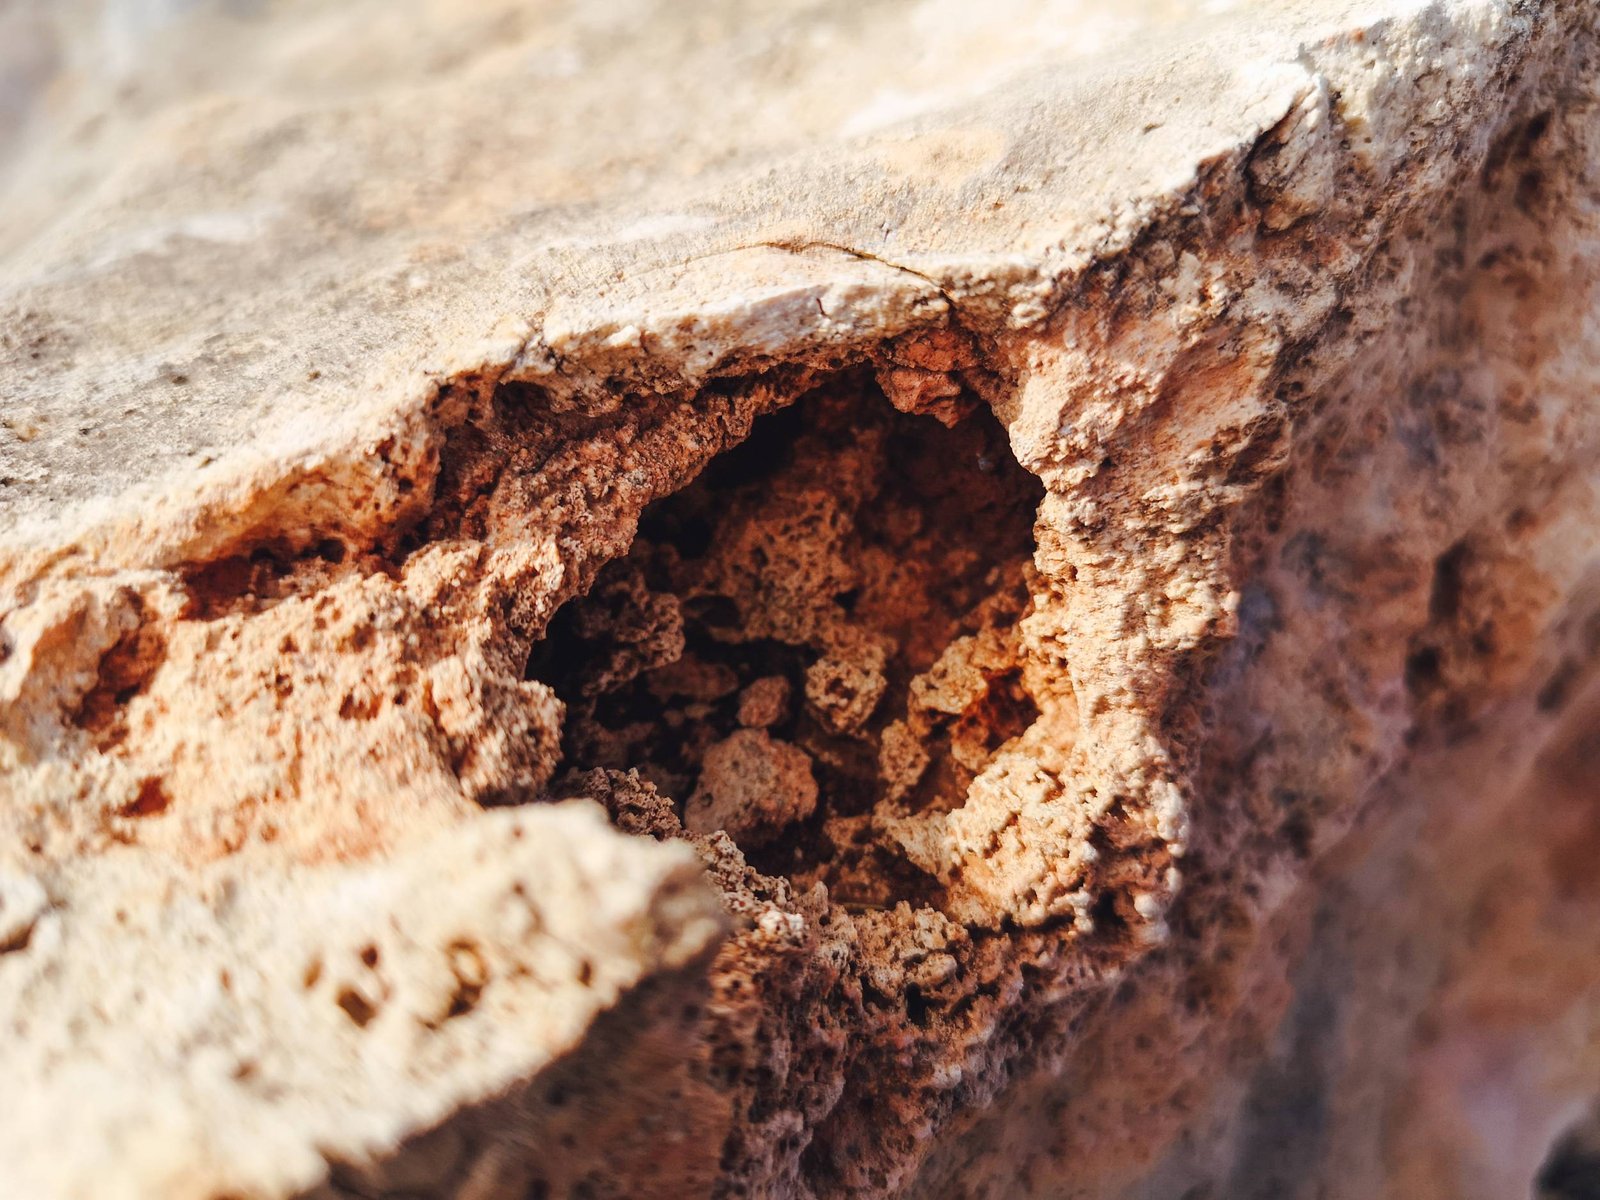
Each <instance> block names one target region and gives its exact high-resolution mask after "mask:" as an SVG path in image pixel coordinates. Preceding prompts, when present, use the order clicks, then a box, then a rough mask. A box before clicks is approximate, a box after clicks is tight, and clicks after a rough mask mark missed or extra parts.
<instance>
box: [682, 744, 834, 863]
mask: <svg viewBox="0 0 1600 1200" xmlns="http://www.w3.org/2000/svg"><path fill="white" fill-rule="evenodd" d="M816 807H817V781H816V780H815V779H814V778H813V777H812V774H811V759H810V757H809V756H808V755H807V754H806V752H805V751H804V750H801V749H799V748H798V747H795V746H791V745H790V744H789V743H788V742H785V741H781V740H779V739H777V738H774V737H770V736H768V734H767V732H766V730H764V729H740V730H737V731H736V732H734V733H731V734H729V735H728V736H727V737H726V738H724V739H723V740H722V741H720V742H717V743H716V744H715V745H713V746H711V747H710V748H709V749H708V750H707V751H706V753H705V758H704V760H703V761H702V765H701V768H700V782H699V784H698V785H697V786H696V788H695V790H694V794H693V795H691V796H690V797H689V799H688V801H687V803H686V804H685V805H684V817H683V823H684V825H685V827H687V828H688V830H689V832H691V833H700V834H707V833H715V832H716V831H717V830H719V829H721V830H725V831H726V832H727V833H728V836H730V837H731V838H733V840H734V841H736V842H738V843H739V844H740V845H741V846H761V845H765V844H766V843H767V842H770V841H771V840H772V839H773V838H774V837H775V836H776V835H778V834H779V833H781V832H783V830H784V829H785V828H786V827H787V826H789V825H792V824H794V823H795V822H796V821H803V820H805V819H806V818H807V817H809V816H810V815H811V814H812V812H814V811H815V810H816Z"/></svg>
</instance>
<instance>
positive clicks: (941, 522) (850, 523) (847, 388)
mask: <svg viewBox="0 0 1600 1200" xmlns="http://www.w3.org/2000/svg"><path fill="white" fill-rule="evenodd" d="M1041 494H1042V490H1041V487H1040V485H1039V483H1038V481H1037V480H1036V479H1035V478H1033V477H1032V476H1031V475H1029V474H1027V473H1026V472H1025V471H1023V470H1022V468H1021V467H1019V466H1018V465H1017V463H1016V461H1015V460H1014V459H1013V458H1012V456H1011V452H1010V448H1009V446H1008V445H1007V442H1006V438H1005V434H1004V432H1003V431H1002V430H1001V428H1000V426H999V424H998V423H997V422H996V421H995V420H994V419H993V417H991V416H990V415H989V414H988V413H987V412H978V413H976V414H974V415H971V416H968V417H966V418H965V419H964V420H962V421H960V422H958V423H957V424H956V425H955V426H954V427H953V428H946V427H944V426H943V425H941V424H939V423H938V422H937V421H935V420H933V419H931V418H929V417H925V416H913V415H908V414H905V413H901V412H897V411H896V410H895V409H893V408H892V407H891V406H890V405H889V404H888V403H887V401H886V400H885V399H884V398H883V396H882V394H881V393H880V392H879V391H878V390H877V388H876V387H875V386H874V385H873V384H871V383H870V382H869V381H867V380H866V379H864V378H848V379H845V380H840V381H835V382H833V383H831V384H829V385H828V386H826V387H824V388H822V389H819V390H817V391H815V392H813V393H811V394H809V395H808V396H806V397H804V398H802V399H801V400H800V401H799V402H797V403H796V404H794V405H793V406H791V407H789V408H787V409H785V410H782V411H780V412H777V413H774V414H771V415H769V416H767V417H764V418H762V419H761V420H760V421H758V422H757V424H756V426H755V428H754V430H753V431H752V433H751V436H750V437H749V438H748V440H746V441H745V442H744V443H743V444H742V445H740V446H739V447H737V448H736V449H734V450H732V451H730V452H728V453H726V454H724V455H722V456H721V457H720V458H718V459H716V460H715V461H713V462H712V463H711V464H710V466H709V467H708V468H707V469H706V470H705V471H704V472H703V473H702V475H701V476H700V478H698V479H697V480H696V481H695V482H694V483H692V484H691V485H690V486H688V487H687V488H685V489H683V490H682V491H681V492H679V493H677V494H675V495H673V496H670V497H668V498H666V499H664V500H662V501H660V502H658V503H656V504H655V505H653V506H651V508H650V509H648V510H647V511H646V512H645V514H644V516H643V518H642V520H641V522H640V527H639V534H638V537H637V539H636V540H635V543H634V545H633V548H632V550H631V551H630V552H629V553H628V554H627V555H626V556H625V557H624V558H622V559H620V560H618V561H615V562H613V563H611V564H609V565H608V566H607V567H606V568H605V569H604V570H603V571H602V572H601V573H600V575H599V576H598V578H597V579H596V581H595V584H594V586H593V588H592V589H591V590H590V592H589V593H588V595H586V596H584V597H582V598H580V599H578V600H575V601H573V602H572V603H569V604H568V605H567V606H566V607H565V608H564V609H562V611H561V612H560V613H558V614H557V616H556V617H555V619H554V620H553V621H552V623H551V626H550V629H549V631H548V634H547V636H546V638H545V640H544V642H543V643H542V644H541V645H540V646H539V647H537V648H536V649H535V651H534V654H533V657H532V660H531V661H530V663H529V675H530V677H533V678H538V679H541V680H544V681H545V682H547V683H550V684H551V685H552V686H553V687H554V688H555V689H556V691H557V693H558V694H559V695H560V696H561V698H562V700H563V701H565V703H566V705H567V712H568V715H567V722H566V727H565V732H564V745H563V750H564V756H565V765H566V766H567V767H568V768H569V769H572V770H586V769H590V768H594V767H607V768H612V769H618V770H625V769H629V768H636V769H637V770H638V771H639V772H640V773H641V775H643V776H644V777H645V778H647V779H649V780H650V781H651V782H652V783H653V784H655V786H656V787H657V788H658V789H659V790H660V791H661V792H662V793H663V794H664V795H666V796H669V797H671V799H672V800H673V802H674V803H675V806H676V809H677V812H678V813H679V815H680V817H681V818H682V819H683V820H684V822H685V824H686V825H687V827H688V828H689V829H690V830H691V831H692V832H700V833H708V832H711V831H712V830H714V829H717V828H722V829H726V830H727V831H728V832H729V834H730V836H732V837H733V838H734V840H735V841H736V842H738V843H739V845H740V847H741V849H743V850H744V851H745V853H746V854H747V856H748V857H749V858H750V860H751V861H752V863H753V864H754V865H756V866H758V868H759V869H761V870H763V871H765V872H768V873H781V874H785V875H788V876H790V877H792V878H795V879H796V881H797V882H801V883H809V882H811V881H813V880H815V879H818V878H821V879H826V880H827V882H828V883H829V884H830V887H831V888H832V889H833V892H834V895H835V897H836V898H837V899H839V900H842V901H844V902H847V903H848V902H852V901H853V902H858V903H863V904H878V903H890V902H892V900H893V899H899V898H911V897H913V896H915V897H916V898H920V899H931V898H933V891H934V890H935V889H934V885H933V882H932V881H931V880H929V879H927V878H926V877H925V876H923V875H922V874H921V872H919V871H917V870H916V869H915V868H913V867H911V866H910V865H909V864H908V863H906V862H905V861H904V859H903V857H902V856H901V855H899V854H898V853H887V852H886V851H885V848H884V841H885V839H884V838H883V837H882V836H881V832H882V831H881V828H880V825H881V822H882V820H883V819H884V817H885V816H892V815H894V814H896V813H911V812H915V811H919V810H927V809H948V808H953V807H956V806H958V805H959V804H960V803H961V801H962V798H963V796H964V795H965V792H966V788H967V786H968V785H969V784H970V783H971V781H972V779H973V777H974V776H975V775H976V774H977V772H979V771H980V770H982V768H983V767H984V766H985V765H986V764H987V762H988V761H989V760H990V759H991V758H992V757H993V754H994V752H995V751H996V750H997V749H998V748H999V747H1000V746H1001V745H1002V744H1004V743H1005V742H1006V741H1007V740H1008V739H1010V738H1012V737H1015V736H1017V735H1018V734H1020V733H1022V732H1023V730H1025V729H1026V728H1027V727H1028V725H1029V724H1030V723H1031V722H1032V721H1033V719H1034V718H1035V716H1036V715H1037V710H1036V709H1035V707H1034V704H1033V701H1032V699H1031V698H1030V697H1029V695H1028V694H1027V692H1026V691H1025V690H1024V688H1023V686H1022V683H1021V671H1020V666H1019V663H1018V659H1017V654H1016V641H1017V634H1016V626H1017V622H1018V620H1019V619H1020V618H1021V617H1022V615H1023V613H1024V612H1025V610H1026V609H1027V606H1028V602H1029V584H1028V580H1029V575H1030V571H1031V566H1030V563H1031V555H1032V552H1033V519H1034V513H1035V510H1036V508H1037V506H1038V502H1039V499H1040V496H1041Z"/></svg>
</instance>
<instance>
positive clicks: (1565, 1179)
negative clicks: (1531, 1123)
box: [1533, 1109, 1600, 1200]
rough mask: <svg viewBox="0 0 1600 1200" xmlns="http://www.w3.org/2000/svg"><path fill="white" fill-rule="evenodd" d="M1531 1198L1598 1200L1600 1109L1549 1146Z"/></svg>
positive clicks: (1599, 1180) (1599, 1189) (1599, 1185)
mask: <svg viewBox="0 0 1600 1200" xmlns="http://www.w3.org/2000/svg"><path fill="white" fill-rule="evenodd" d="M1533 1198H1534V1200H1600V1109H1597V1110H1596V1111H1594V1112H1591V1113H1589V1114H1588V1115H1587V1116H1586V1117H1584V1118H1583V1119H1582V1120H1581V1121H1579V1122H1578V1124H1577V1125H1575V1126H1574V1127H1572V1128H1571V1129H1568V1130H1567V1131H1566V1132H1565V1133H1563V1134H1562V1135H1561V1137H1560V1138H1559V1139H1557V1141H1556V1143H1555V1145H1553V1146H1552V1147H1551V1148H1550V1153H1549V1155H1548V1156H1546V1158H1545V1160H1544V1164H1543V1165H1542V1166H1541V1167H1540V1168H1539V1174H1538V1177H1537V1178H1536V1179H1535V1180H1534V1186H1533Z"/></svg>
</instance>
